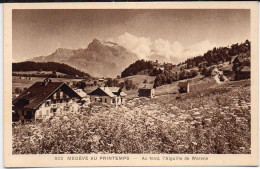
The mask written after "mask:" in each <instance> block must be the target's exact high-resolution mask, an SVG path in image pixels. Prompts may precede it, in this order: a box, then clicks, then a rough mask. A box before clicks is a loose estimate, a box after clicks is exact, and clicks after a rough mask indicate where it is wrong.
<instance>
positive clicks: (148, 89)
mask: <svg viewBox="0 0 260 169" xmlns="http://www.w3.org/2000/svg"><path fill="white" fill-rule="evenodd" d="M138 96H139V97H149V98H153V97H154V96H155V91H154V88H153V86H152V85H148V84H146V85H144V87H142V88H139V90H138Z"/></svg>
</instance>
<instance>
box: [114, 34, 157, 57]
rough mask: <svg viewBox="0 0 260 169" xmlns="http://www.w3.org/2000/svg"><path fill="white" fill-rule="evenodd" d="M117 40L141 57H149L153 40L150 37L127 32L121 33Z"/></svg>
mask: <svg viewBox="0 0 260 169" xmlns="http://www.w3.org/2000/svg"><path fill="white" fill-rule="evenodd" d="M116 42H117V43H118V44H120V45H122V46H124V47H125V48H127V49H128V50H130V51H132V52H133V53H135V54H136V55H137V56H138V57H139V58H140V59H147V56H148V55H149V54H150V52H151V45H152V42H151V40H150V38H145V37H137V36H134V35H132V34H130V33H127V32H126V33H124V34H123V35H120V36H119V37H118V38H117V40H116Z"/></svg>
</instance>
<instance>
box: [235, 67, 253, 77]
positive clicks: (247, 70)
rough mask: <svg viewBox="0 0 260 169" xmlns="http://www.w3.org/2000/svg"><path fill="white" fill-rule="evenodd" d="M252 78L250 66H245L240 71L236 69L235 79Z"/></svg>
mask: <svg viewBox="0 0 260 169" xmlns="http://www.w3.org/2000/svg"><path fill="white" fill-rule="evenodd" d="M243 79H250V67H248V66H245V67H243V68H242V69H241V70H240V71H236V75H235V80H243Z"/></svg>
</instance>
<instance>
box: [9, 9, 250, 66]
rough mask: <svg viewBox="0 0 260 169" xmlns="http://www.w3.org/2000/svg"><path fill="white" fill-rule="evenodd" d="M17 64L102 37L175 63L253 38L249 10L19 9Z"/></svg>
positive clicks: (16, 13) (140, 54)
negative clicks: (251, 36)
mask: <svg viewBox="0 0 260 169" xmlns="http://www.w3.org/2000/svg"><path fill="white" fill-rule="evenodd" d="M12 24H13V25H12V33H13V36H12V38H13V61H16V62H18V61H24V60H26V59H29V58H33V57H37V56H47V55H49V54H51V53H53V52H54V51H55V50H56V49H57V48H68V49H79V48H87V46H88V44H89V43H90V42H91V41H92V40H93V39H94V38H97V39H99V40H102V41H112V42H116V43H118V44H119V45H122V46H124V47H126V48H127V49H129V50H131V51H132V52H134V53H135V54H136V55H137V56H138V57H139V58H140V59H147V57H148V55H149V54H151V52H156V53H157V54H160V55H162V57H165V58H167V59H168V60H169V61H173V60H175V61H176V60H177V61H182V60H184V59H186V58H189V57H194V56H197V55H201V54H203V53H205V52H207V51H208V50H210V49H212V48H213V47H220V46H227V45H231V44H234V43H241V42H244V41H245V40H246V39H249V40H250V11H249V10H244V9H189V10H188V9H152V10H151V9H114V10H111V9H87V10H83V9H75V10H73V9H37V10H35V9H34V10H33V9H23V10H13V17H12Z"/></svg>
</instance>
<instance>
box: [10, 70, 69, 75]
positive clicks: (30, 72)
mask: <svg viewBox="0 0 260 169" xmlns="http://www.w3.org/2000/svg"><path fill="white" fill-rule="evenodd" d="M38 72H39V71H13V72H12V73H16V74H36V73H38ZM40 73H41V74H46V75H47V74H52V73H53V72H52V71H41V72H40ZM56 74H57V75H66V74H64V73H60V72H56Z"/></svg>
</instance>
